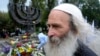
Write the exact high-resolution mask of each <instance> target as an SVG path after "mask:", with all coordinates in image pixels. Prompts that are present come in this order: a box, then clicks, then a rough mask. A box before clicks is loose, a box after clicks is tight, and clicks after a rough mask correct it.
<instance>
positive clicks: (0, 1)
mask: <svg viewBox="0 0 100 56" xmlns="http://www.w3.org/2000/svg"><path fill="white" fill-rule="evenodd" d="M27 1H28V2H27V3H26V5H27V6H28V5H29V1H30V0H27ZM8 3H9V0H0V11H3V12H8V7H7V5H8Z"/></svg>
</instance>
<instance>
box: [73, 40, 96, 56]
mask: <svg viewBox="0 0 100 56" xmlns="http://www.w3.org/2000/svg"><path fill="white" fill-rule="evenodd" d="M78 44H79V47H78V48H77V51H76V52H75V54H74V55H75V56H97V55H96V54H95V53H94V52H93V51H92V50H91V49H90V48H88V47H87V46H86V45H84V44H83V43H82V42H80V41H78Z"/></svg>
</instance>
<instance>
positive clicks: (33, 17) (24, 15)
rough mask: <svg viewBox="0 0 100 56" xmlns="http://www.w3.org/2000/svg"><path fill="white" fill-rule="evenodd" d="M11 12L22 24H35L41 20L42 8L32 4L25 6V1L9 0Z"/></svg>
mask: <svg viewBox="0 0 100 56" xmlns="http://www.w3.org/2000/svg"><path fill="white" fill-rule="evenodd" d="M8 9H9V13H10V15H11V16H12V18H13V19H14V20H15V21H16V22H18V23H20V24H22V25H33V21H34V22H35V23H34V24H37V23H39V22H40V10H39V9H37V8H34V7H32V6H25V4H24V3H23V2H18V3H14V1H13V0H9V4H8Z"/></svg>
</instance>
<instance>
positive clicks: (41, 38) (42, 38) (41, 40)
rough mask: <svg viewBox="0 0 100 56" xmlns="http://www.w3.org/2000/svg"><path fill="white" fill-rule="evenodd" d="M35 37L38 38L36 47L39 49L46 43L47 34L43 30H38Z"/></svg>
mask: <svg viewBox="0 0 100 56" xmlns="http://www.w3.org/2000/svg"><path fill="white" fill-rule="evenodd" d="M37 37H38V39H39V45H38V46H37V49H38V50H40V49H41V48H43V47H44V45H45V44H46V43H47V41H48V36H47V35H46V34H45V33H44V32H42V31H40V33H39V34H38V36H37Z"/></svg>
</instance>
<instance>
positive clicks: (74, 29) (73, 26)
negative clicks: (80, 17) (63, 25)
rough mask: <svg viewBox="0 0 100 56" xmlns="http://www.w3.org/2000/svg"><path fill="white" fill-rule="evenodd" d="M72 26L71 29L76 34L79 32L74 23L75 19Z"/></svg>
mask: <svg viewBox="0 0 100 56" xmlns="http://www.w3.org/2000/svg"><path fill="white" fill-rule="evenodd" d="M70 28H71V31H72V32H73V33H74V34H75V35H76V34H78V30H77V27H76V26H75V25H74V23H73V21H70Z"/></svg>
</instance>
